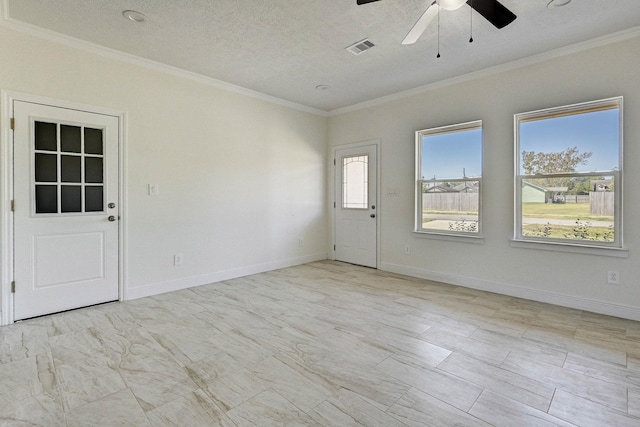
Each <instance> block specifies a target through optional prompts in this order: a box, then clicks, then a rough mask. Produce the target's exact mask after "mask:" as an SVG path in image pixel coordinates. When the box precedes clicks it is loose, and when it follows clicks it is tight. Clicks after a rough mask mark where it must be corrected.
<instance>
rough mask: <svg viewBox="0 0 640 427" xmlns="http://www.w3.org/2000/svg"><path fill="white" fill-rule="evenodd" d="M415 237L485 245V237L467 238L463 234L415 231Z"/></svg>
mask: <svg viewBox="0 0 640 427" xmlns="http://www.w3.org/2000/svg"><path fill="white" fill-rule="evenodd" d="M413 235H414V236H415V237H418V238H420V239H434V240H444V241H448V242H461V243H474V244H480V245H482V244H484V236H482V235H475V236H466V235H462V234H450V233H437V232H430V231H414V232H413Z"/></svg>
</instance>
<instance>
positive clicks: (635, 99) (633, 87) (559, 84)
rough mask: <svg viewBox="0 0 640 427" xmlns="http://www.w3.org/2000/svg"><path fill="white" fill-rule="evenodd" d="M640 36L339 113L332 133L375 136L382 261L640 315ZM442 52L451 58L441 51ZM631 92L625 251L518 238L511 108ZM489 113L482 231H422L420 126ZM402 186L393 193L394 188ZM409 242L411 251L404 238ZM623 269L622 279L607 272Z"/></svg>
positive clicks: (332, 139)
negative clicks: (460, 235)
mask: <svg viewBox="0 0 640 427" xmlns="http://www.w3.org/2000/svg"><path fill="white" fill-rule="evenodd" d="M638 52H640V38H635V39H631V40H627V41H623V42H618V43H615V44H610V45H607V46H602V47H597V48H592V49H590V50H586V51H582V52H579V53H573V54H570V55H567V56H563V57H560V58H556V59H550V60H547V61H544V62H539V63H536V64H535V65H531V66H528V67H524V68H519V69H512V70H510V71H503V72H501V73H498V74H493V75H489V76H484V77H479V78H477V79H474V80H469V81H466V82H461V83H458V84H452V85H450V86H447V87H441V88H439V89H434V90H431V91H428V92H425V93H422V94H418V95H414V96H412V97H410V98H405V99H401V100H396V101H390V102H387V103H384V104H379V105H375V104H373V103H372V104H371V105H373V106H370V107H369V108H364V109H360V110H355V111H351V112H345V113H342V114H338V115H335V116H334V117H332V118H331V119H330V121H329V143H330V145H340V144H346V143H350V142H356V141H363V140H370V139H380V141H381V156H380V159H381V162H382V164H381V170H382V176H381V187H382V188H381V195H382V200H381V201H379V204H380V209H381V210H380V212H379V219H380V221H381V230H382V231H381V236H380V237H381V265H380V268H382V269H386V270H390V271H396V272H401V273H407V274H412V275H415V276H419V277H425V278H432V279H436V280H441V281H445V282H449V283H454V284H460V285H464V286H470V287H476V288H480V289H488V290H494V291H499V292H503V293H507V294H511V295H519V296H524V297H527V298H531V299H537V300H542V301H549V302H554V303H558V304H562V305H569V306H574V307H580V308H587V309H591V310H594V311H600V312H604V313H609V314H615V315H619V316H626V317H631V318H636V319H638V320H640V256H639V255H638V253H637V251H636V248H637V247H638V245H639V244H640V241H639V239H640V221H638V220H637V219H638V218H640V198H639V197H638V196H637V193H638V190H637V189H638V188H640V169H638V167H637V159H640V144H639V143H638V142H639V141H640V120H638V117H640V85H638V75H639V74H640V55H638ZM444 60H446V59H444ZM618 95H622V96H624V143H625V145H624V157H625V162H624V217H625V222H624V227H625V229H624V242H625V247H626V248H627V249H628V250H629V251H628V255H629V257H628V258H626V259H625V258H615V257H605V256H598V255H585V254H576V253H561V252H550V251H542V250H535V249H529V248H516V247H512V246H511V244H510V239H511V238H512V236H513V151H514V150H513V145H514V142H513V115H514V114H515V113H519V112H526V111H532V110H536V109H541V108H546V107H554V106H560V105H568V104H573V103H577V102H582V101H590V100H596V99H602V98H609V97H613V96H618ZM478 119H482V120H483V129H484V155H483V157H484V177H483V213H484V215H483V218H484V230H483V231H484V233H483V234H484V236H485V239H484V243H483V244H471V243H460V242H452V241H442V240H436V239H427V238H420V237H416V235H415V234H414V233H412V229H413V215H414V194H413V191H414V190H413V189H414V132H415V131H416V130H420V129H425V128H430V127H435V126H443V125H450V124H456V123H462V122H468V121H472V120H478ZM393 192H396V193H399V196H398V197H393V198H391V197H389V196H388V193H393ZM405 244H408V245H410V246H411V255H405V254H404V246H405ZM607 270H618V271H619V272H620V277H621V280H622V284H621V285H619V286H612V285H608V284H606V273H607Z"/></svg>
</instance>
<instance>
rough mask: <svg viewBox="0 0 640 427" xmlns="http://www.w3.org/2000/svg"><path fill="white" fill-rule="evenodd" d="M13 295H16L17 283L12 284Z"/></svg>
mask: <svg viewBox="0 0 640 427" xmlns="http://www.w3.org/2000/svg"><path fill="white" fill-rule="evenodd" d="M11 293H12V294H15V293H16V282H11Z"/></svg>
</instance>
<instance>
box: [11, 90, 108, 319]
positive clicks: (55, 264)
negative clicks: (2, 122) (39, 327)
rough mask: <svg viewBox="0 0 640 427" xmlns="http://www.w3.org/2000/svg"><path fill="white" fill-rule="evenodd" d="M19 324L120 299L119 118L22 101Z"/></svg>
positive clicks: (17, 153)
mask: <svg viewBox="0 0 640 427" xmlns="http://www.w3.org/2000/svg"><path fill="white" fill-rule="evenodd" d="M13 117H14V120H15V124H14V139H13V145H14V200H15V211H14V280H15V295H14V320H20V319H26V318H30V317H34V316H40V315H43V314H48V313H55V312H58V311H63V310H69V309H72V308H79V307H84V306H88V305H93V304H98V303H102V302H107V301H114V300H117V299H118V292H119V286H118V212H119V206H117V203H118V138H119V131H118V118H117V117H114V116H108V115H102V114H95V113H89V112H85V111H78V110H72V109H66V108H59V107H53V106H48V105H41V104H33V103H28V102H23V101H14V104H13Z"/></svg>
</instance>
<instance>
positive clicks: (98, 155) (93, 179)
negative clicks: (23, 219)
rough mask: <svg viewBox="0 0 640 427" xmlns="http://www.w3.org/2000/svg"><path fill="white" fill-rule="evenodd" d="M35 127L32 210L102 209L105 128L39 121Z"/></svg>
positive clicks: (74, 210) (39, 213) (79, 211)
mask: <svg viewBox="0 0 640 427" xmlns="http://www.w3.org/2000/svg"><path fill="white" fill-rule="evenodd" d="M33 126H34V131H33V148H34V150H33V162H34V163H33V165H34V167H33V186H32V188H33V199H32V200H33V212H34V213H35V214H38V215H41V214H49V215H51V214H76V215H77V214H83V213H94V212H103V211H104V135H103V129H96V128H91V127H85V126H76V125H73V124H65V123H54V122H45V121H38V120H36V121H35V122H34V123H33Z"/></svg>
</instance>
